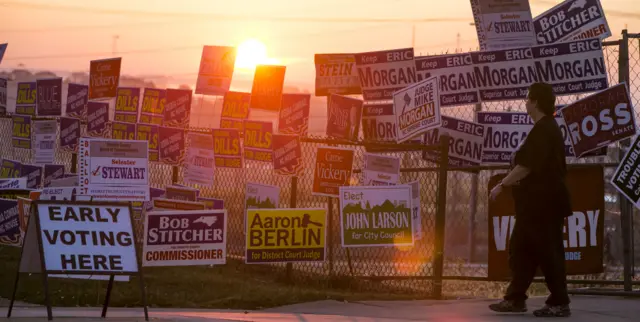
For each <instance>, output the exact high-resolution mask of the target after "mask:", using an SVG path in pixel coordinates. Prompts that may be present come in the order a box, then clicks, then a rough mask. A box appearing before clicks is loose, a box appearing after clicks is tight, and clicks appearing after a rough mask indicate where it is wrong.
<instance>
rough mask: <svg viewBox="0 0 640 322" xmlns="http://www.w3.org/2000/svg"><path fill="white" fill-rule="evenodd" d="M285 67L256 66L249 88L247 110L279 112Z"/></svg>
mask: <svg viewBox="0 0 640 322" xmlns="http://www.w3.org/2000/svg"><path fill="white" fill-rule="evenodd" d="M286 70H287V67H286V66H274V65H258V66H256V72H255V74H254V76H253V85H252V86H251V102H250V103H249V108H255V109H258V110H266V111H271V112H278V111H280V105H281V104H282V90H283V86H284V74H285V72H286Z"/></svg>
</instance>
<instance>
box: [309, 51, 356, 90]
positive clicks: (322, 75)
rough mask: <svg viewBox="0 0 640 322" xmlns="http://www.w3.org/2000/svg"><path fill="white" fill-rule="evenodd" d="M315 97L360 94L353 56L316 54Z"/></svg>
mask: <svg viewBox="0 0 640 322" xmlns="http://www.w3.org/2000/svg"><path fill="white" fill-rule="evenodd" d="M314 62H315V64H316V96H329V95H330V94H338V95H358V94H362V89H361V88H360V79H359V78H358V73H357V70H356V59H355V57H354V56H353V54H316V55H315V57H314Z"/></svg>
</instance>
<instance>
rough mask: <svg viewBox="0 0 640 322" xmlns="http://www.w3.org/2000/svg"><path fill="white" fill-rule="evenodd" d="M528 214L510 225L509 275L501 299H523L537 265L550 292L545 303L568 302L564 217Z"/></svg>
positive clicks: (559, 303)
mask: <svg viewBox="0 0 640 322" xmlns="http://www.w3.org/2000/svg"><path fill="white" fill-rule="evenodd" d="M531 215H533V216H527V217H529V218H521V219H516V224H515V227H514V228H513V233H512V235H511V240H510V241H509V267H510V269H511V274H512V278H511V283H510V284H509V287H508V288H507V294H506V296H505V297H504V299H505V300H512V301H525V300H526V299H527V295H526V292H527V289H529V286H530V285H531V283H532V282H533V278H534V276H535V274H536V270H537V268H538V267H540V269H541V271H542V273H543V274H544V279H545V282H546V283H547V288H548V289H549V291H550V292H551V295H549V297H548V298H547V301H546V304H547V305H550V306H556V305H566V304H569V302H570V300H569V295H568V294H567V283H566V271H565V259H564V244H563V233H562V228H563V223H564V219H563V218H562V217H560V216H558V217H557V218H552V219H550V218H543V217H542V216H543V214H540V213H537V214H531ZM536 217H537V218H536Z"/></svg>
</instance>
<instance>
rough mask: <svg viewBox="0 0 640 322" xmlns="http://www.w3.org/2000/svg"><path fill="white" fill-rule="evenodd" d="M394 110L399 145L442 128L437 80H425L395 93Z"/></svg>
mask: <svg viewBox="0 0 640 322" xmlns="http://www.w3.org/2000/svg"><path fill="white" fill-rule="evenodd" d="M393 109H394V111H395V115H396V126H397V131H396V133H397V135H396V141H397V142H398V143H402V142H405V141H408V140H410V139H412V138H414V137H416V136H418V135H420V134H422V133H424V132H426V131H428V130H429V129H432V128H436V127H438V126H440V122H441V119H440V104H439V95H438V80H437V78H436V77H431V78H428V79H425V80H423V81H421V82H419V83H417V84H414V85H411V86H408V87H406V88H404V89H402V90H399V91H397V92H395V93H393Z"/></svg>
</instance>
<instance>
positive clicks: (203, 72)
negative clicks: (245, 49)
mask: <svg viewBox="0 0 640 322" xmlns="http://www.w3.org/2000/svg"><path fill="white" fill-rule="evenodd" d="M235 62H236V48H235V47H229V46H204V47H202V57H201V58H200V70H199V71H198V79H197V80H196V94H203V95H223V94H224V93H226V92H228V91H229V87H230V86H231V78H232V77H233V70H234V68H235Z"/></svg>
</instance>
